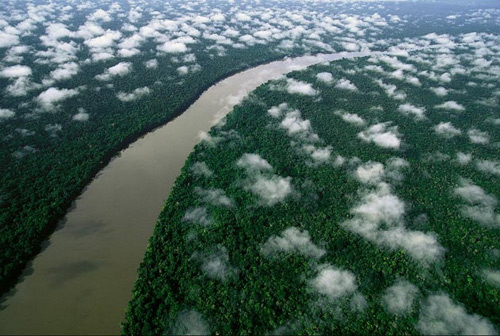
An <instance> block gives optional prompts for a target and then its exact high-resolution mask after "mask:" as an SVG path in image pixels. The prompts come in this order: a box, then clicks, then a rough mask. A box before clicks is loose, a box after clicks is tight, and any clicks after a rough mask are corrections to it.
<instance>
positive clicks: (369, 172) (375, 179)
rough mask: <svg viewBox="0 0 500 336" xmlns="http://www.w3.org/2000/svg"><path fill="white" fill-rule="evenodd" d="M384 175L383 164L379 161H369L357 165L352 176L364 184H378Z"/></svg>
mask: <svg viewBox="0 0 500 336" xmlns="http://www.w3.org/2000/svg"><path fill="white" fill-rule="evenodd" d="M384 175H385V170H384V165H383V164H381V163H380V162H373V161H369V162H367V163H365V164H362V165H361V166H359V167H358V168H357V169H356V171H355V173H354V176H355V177H356V179H357V180H358V181H360V182H361V183H364V184H378V183H380V182H381V181H382V178H383V177H384Z"/></svg>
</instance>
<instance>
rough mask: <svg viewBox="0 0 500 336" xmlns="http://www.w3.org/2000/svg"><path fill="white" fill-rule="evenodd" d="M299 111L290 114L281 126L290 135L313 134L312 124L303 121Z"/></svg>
mask: <svg viewBox="0 0 500 336" xmlns="http://www.w3.org/2000/svg"><path fill="white" fill-rule="evenodd" d="M297 112H298V111H292V112H288V113H287V114H286V116H285V118H284V119H283V120H282V121H281V123H280V126H281V127H282V128H284V129H286V130H287V131H288V134H290V135H293V134H298V133H312V127H311V122H310V121H309V120H304V119H302V117H301V115H300V113H297Z"/></svg>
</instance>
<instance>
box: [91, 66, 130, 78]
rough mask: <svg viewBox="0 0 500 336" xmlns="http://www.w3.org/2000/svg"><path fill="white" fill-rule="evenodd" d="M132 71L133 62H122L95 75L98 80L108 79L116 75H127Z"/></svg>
mask: <svg viewBox="0 0 500 336" xmlns="http://www.w3.org/2000/svg"><path fill="white" fill-rule="evenodd" d="M131 71H132V63H130V62H120V63H118V64H116V65H114V66H112V67H110V68H108V69H106V70H105V71H104V73H103V74H100V75H97V76H95V78H96V79H97V80H100V81H108V80H110V79H111V78H113V77H115V76H120V77H123V76H126V75H128V74H129V73H130V72H131Z"/></svg>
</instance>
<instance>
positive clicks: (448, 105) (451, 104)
mask: <svg viewBox="0 0 500 336" xmlns="http://www.w3.org/2000/svg"><path fill="white" fill-rule="evenodd" d="M435 107H436V108H439V109H444V110H452V111H464V110H465V107H464V106H463V105H462V104H459V103H457V102H456V101H453V100H450V101H447V102H444V103H443V104H440V105H436V106H435Z"/></svg>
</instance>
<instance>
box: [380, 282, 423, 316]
mask: <svg viewBox="0 0 500 336" xmlns="http://www.w3.org/2000/svg"><path fill="white" fill-rule="evenodd" d="M417 293H418V288H417V287H416V286H415V285H413V284H412V283H410V282H408V281H406V280H398V281H397V282H396V283H395V284H394V285H392V286H391V287H389V288H387V289H386V290H385V291H384V295H383V297H382V300H383V302H384V304H385V307H386V308H387V310H389V311H390V312H391V313H392V314H396V315H401V314H407V313H409V312H410V310H411V309H412V307H413V304H414V300H415V295H416V294H417Z"/></svg>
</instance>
